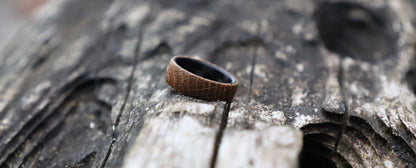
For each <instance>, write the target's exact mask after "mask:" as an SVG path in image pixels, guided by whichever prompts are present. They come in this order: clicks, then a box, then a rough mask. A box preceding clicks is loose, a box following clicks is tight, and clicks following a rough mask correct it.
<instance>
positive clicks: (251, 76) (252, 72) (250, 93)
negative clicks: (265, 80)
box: [247, 46, 258, 104]
mask: <svg viewBox="0 0 416 168" xmlns="http://www.w3.org/2000/svg"><path fill="white" fill-rule="evenodd" d="M257 50H258V48H257V46H256V47H254V51H253V57H252V60H251V71H250V84H249V89H248V102H247V104H250V103H251V97H252V92H253V79H254V70H255V69H256V59H257V54H258V53H257Z"/></svg>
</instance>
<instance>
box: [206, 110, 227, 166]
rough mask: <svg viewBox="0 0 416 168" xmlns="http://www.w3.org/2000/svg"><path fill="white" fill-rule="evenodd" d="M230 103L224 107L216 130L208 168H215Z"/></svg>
mask: <svg viewBox="0 0 416 168" xmlns="http://www.w3.org/2000/svg"><path fill="white" fill-rule="evenodd" d="M230 107H231V102H226V103H225V105H224V111H223V113H222V119H221V125H220V128H219V130H218V133H217V136H216V138H215V141H214V150H213V153H212V156H211V162H210V166H209V167H210V168H215V164H216V162H217V157H218V150H219V148H220V145H221V140H222V136H223V134H224V130H225V127H227V121H228V113H229V112H230Z"/></svg>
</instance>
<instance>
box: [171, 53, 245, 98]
mask: <svg viewBox="0 0 416 168" xmlns="http://www.w3.org/2000/svg"><path fill="white" fill-rule="evenodd" d="M165 77H166V82H168V83H169V85H170V86H172V87H173V88H174V89H175V90H177V91H179V92H181V93H183V94H184V95H187V96H190V97H194V98H198V99H202V100H207V101H215V100H220V101H227V102H231V101H232V99H233V97H234V95H235V92H236V91H237V87H238V80H237V78H235V77H234V75H232V74H231V73H229V72H227V71H226V70H224V69H222V68H220V67H218V66H217V65H215V64H212V63H210V62H207V61H204V60H200V59H195V58H192V57H187V56H175V57H173V58H172V59H171V60H170V62H169V65H168V68H167V70H166V76H165Z"/></svg>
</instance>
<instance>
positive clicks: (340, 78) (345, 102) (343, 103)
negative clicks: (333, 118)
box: [331, 59, 350, 156]
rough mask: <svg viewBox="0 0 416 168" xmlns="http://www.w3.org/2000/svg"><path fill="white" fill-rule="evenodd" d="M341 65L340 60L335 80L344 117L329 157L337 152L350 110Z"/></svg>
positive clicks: (341, 61)
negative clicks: (337, 84) (338, 88)
mask: <svg viewBox="0 0 416 168" xmlns="http://www.w3.org/2000/svg"><path fill="white" fill-rule="evenodd" d="M342 63H343V60H342V59H341V60H340V61H339V64H338V75H337V80H338V83H339V87H340V92H341V97H342V100H341V104H340V106H341V108H340V109H341V110H343V111H344V115H343V118H342V123H341V128H340V130H339V132H338V135H337V137H336V139H335V144H334V150H333V151H332V152H331V156H334V154H335V153H336V152H337V148H338V145H339V143H340V141H341V139H342V135H343V134H344V131H345V128H346V127H347V125H348V120H349V118H350V111H349V110H350V108H349V102H348V100H349V98H350V96H349V94H348V91H347V90H346V89H347V88H348V87H346V86H345V84H344V80H345V78H344V68H343V66H342Z"/></svg>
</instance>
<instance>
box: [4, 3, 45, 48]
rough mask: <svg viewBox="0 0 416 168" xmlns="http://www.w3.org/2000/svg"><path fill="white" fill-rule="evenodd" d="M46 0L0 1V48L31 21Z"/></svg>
mask: <svg viewBox="0 0 416 168" xmlns="http://www.w3.org/2000/svg"><path fill="white" fill-rule="evenodd" d="M45 2H47V0H0V23H1V26H0V46H1V44H2V43H4V42H5V41H7V39H9V38H11V37H12V35H13V34H15V33H16V32H17V31H18V27H19V26H20V25H21V24H22V23H23V22H25V21H27V20H29V19H31V18H32V17H33V16H34V15H35V13H36V11H37V10H38V9H39V8H40V7H41V6H42V5H44V4H45Z"/></svg>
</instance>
